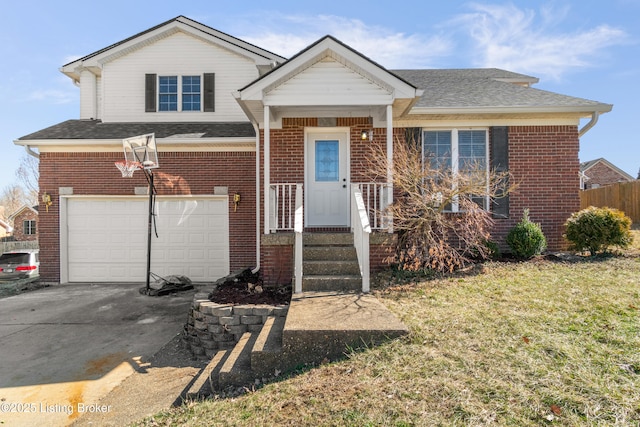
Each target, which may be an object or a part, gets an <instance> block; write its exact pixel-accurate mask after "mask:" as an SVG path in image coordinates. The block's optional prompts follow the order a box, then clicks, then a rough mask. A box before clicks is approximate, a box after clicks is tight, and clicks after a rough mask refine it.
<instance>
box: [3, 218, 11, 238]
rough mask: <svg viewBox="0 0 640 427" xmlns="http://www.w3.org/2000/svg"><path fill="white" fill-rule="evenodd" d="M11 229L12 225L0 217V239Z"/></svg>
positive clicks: (8, 233)
mask: <svg viewBox="0 0 640 427" xmlns="http://www.w3.org/2000/svg"><path fill="white" fill-rule="evenodd" d="M12 231H13V227H12V226H11V225H9V223H7V222H5V221H3V220H1V219H0V239H2V238H4V237H7V236H9V235H10V234H11V232H12Z"/></svg>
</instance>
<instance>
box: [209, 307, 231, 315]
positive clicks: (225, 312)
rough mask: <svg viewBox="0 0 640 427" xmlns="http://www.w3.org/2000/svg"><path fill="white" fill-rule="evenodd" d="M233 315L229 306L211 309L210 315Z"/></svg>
mask: <svg viewBox="0 0 640 427" xmlns="http://www.w3.org/2000/svg"><path fill="white" fill-rule="evenodd" d="M232 313H233V307H232V306H230V305H223V306H217V307H212V308H211V314H212V315H214V316H218V317H227V316H231V314H232Z"/></svg>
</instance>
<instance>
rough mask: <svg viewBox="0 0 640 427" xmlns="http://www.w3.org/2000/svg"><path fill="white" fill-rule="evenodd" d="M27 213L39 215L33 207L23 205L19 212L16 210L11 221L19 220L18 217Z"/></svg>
mask: <svg viewBox="0 0 640 427" xmlns="http://www.w3.org/2000/svg"><path fill="white" fill-rule="evenodd" d="M26 212H32V213H34V214H36V215H38V211H37V210H36V209H34V208H33V207H31V206H28V205H22V206H21V207H20V208H19V209H18V210H16V211H15V212H14V213H12V214H11V216H9V219H11V220H13V219H15V218H17V217H18V216H20V215H22V214H24V213H26Z"/></svg>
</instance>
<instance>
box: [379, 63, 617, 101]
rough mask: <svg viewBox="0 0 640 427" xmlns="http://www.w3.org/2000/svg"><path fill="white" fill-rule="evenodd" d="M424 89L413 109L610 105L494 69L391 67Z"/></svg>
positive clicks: (402, 76)
mask: <svg viewBox="0 0 640 427" xmlns="http://www.w3.org/2000/svg"><path fill="white" fill-rule="evenodd" d="M391 72H392V73H394V74H396V75H398V76H399V77H401V78H403V79H405V80H406V81H408V82H409V83H411V84H413V85H415V86H416V87H418V88H420V89H422V90H423V91H424V93H423V95H422V97H421V98H420V99H419V100H418V102H417V103H416V105H415V106H414V109H415V110H420V109H424V110H428V109H433V110H445V109H456V110H465V109H468V110H471V109H475V110H481V109H482V110H486V112H491V110H507V111H508V110H515V109H521V110H528V111H536V110H537V111H539V112H545V111H548V112H557V111H575V112H578V111H585V112H592V111H598V112H607V111H610V110H611V108H612V106H611V105H609V104H603V103H600V102H596V101H591V100H588V99H583V98H576V97H572V96H567V95H561V94H558V93H554V92H548V91H545V90H540V89H535V88H532V87H529V85H530V84H532V83H536V82H537V81H538V79H537V78H535V77H531V76H526V75H524V74H518V73H513V72H510V71H506V70H501V69H497V68H482V69H441V70H392V71H391Z"/></svg>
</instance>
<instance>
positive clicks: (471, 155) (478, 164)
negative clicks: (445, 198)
mask: <svg viewBox="0 0 640 427" xmlns="http://www.w3.org/2000/svg"><path fill="white" fill-rule="evenodd" d="M488 135H489V134H488V129H486V128H483V129H443V130H423V134H422V153H423V161H424V162H429V163H430V166H431V168H432V169H438V170H446V171H448V172H450V173H451V174H452V175H453V176H454V177H455V176H456V175H457V174H465V173H467V174H468V173H471V172H472V171H477V170H478V169H480V170H483V171H486V177H485V182H487V183H488V182H489V162H488V159H489V151H488V150H489V144H488V141H489V136H488ZM454 185H455V184H454ZM487 193H488V189H487ZM470 197H471V199H472V200H473V201H474V202H476V203H477V204H478V205H480V206H481V207H482V208H483V209H488V208H489V197H488V195H486V194H485V195H482V194H480V195H470ZM447 210H449V211H451V212H458V211H459V206H458V201H457V200H456V199H454V201H453V202H452V203H451V205H450V206H448V207H447Z"/></svg>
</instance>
